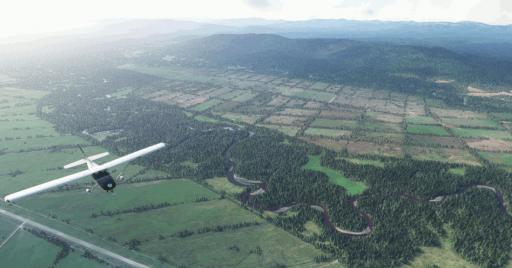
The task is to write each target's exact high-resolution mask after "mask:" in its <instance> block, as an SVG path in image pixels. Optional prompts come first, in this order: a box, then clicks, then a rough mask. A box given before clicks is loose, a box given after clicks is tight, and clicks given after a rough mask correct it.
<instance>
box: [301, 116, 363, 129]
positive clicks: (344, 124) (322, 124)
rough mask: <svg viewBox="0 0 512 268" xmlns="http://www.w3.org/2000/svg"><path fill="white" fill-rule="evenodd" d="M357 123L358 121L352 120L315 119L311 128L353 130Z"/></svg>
mask: <svg viewBox="0 0 512 268" xmlns="http://www.w3.org/2000/svg"><path fill="white" fill-rule="evenodd" d="M358 123H359V122H358V121H352V120H343V119H325V118H317V119H315V120H314V121H313V122H312V123H311V126H312V127H316V128H334V129H355V128H357V125H358Z"/></svg>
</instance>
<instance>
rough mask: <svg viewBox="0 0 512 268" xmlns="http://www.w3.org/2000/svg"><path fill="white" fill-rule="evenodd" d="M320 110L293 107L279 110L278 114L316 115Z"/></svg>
mask: <svg viewBox="0 0 512 268" xmlns="http://www.w3.org/2000/svg"><path fill="white" fill-rule="evenodd" d="M317 113H318V111H315V110H304V109H293V108H286V109H284V111H280V112H278V114H282V115H293V116H312V115H316V114H317Z"/></svg>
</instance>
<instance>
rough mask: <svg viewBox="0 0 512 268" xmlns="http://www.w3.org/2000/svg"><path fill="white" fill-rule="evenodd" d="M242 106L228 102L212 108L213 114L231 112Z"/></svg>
mask: <svg viewBox="0 0 512 268" xmlns="http://www.w3.org/2000/svg"><path fill="white" fill-rule="evenodd" d="M239 105H240V103H239V102H230V101H226V102H224V103H221V104H219V105H217V106H215V107H213V108H212V111H213V112H229V111H232V110H233V109H235V108H236V107H238V106H239Z"/></svg>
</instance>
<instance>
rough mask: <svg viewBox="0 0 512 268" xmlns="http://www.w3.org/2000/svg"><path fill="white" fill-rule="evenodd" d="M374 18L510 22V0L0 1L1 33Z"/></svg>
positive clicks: (23, 33)
mask: <svg viewBox="0 0 512 268" xmlns="http://www.w3.org/2000/svg"><path fill="white" fill-rule="evenodd" d="M247 17H258V18H266V19H280V20H306V19H362V20H367V19H378V20H415V21H478V22H484V23H489V24H510V23H512V1H509V0H361V1H360V0H316V1H305V0H300V1H299V0H216V1H205V0H187V1H179V0H145V1H141V0H109V1H100V0H87V1H86V0H76V1H68V0H46V1H38V0H19V1H5V2H3V3H2V4H1V6H0V36H1V37H6V36H13V35H26V34H38V33H48V32H59V31H64V30H69V29H73V28H77V27H81V26H86V25H91V24H94V23H95V22H97V21H100V20H107V19H129V18H147V19H155V18H159V19H189V20H207V19H229V18H247Z"/></svg>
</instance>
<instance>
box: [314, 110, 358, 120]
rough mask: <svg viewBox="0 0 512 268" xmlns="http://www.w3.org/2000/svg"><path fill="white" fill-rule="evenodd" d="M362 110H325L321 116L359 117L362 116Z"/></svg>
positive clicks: (334, 117) (335, 117)
mask: <svg viewBox="0 0 512 268" xmlns="http://www.w3.org/2000/svg"><path fill="white" fill-rule="evenodd" d="M360 115H361V113H360V112H352V111H342V110H339V111H336V110H324V111H322V112H321V113H320V117H323V118H332V119H349V120H350V119H352V120H353V119H358V118H359V117H360Z"/></svg>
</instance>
